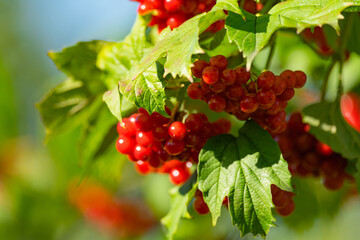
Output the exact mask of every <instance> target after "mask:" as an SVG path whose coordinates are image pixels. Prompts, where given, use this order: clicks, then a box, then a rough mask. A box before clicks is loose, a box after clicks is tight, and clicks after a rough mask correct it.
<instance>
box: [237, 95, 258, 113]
mask: <svg viewBox="0 0 360 240" xmlns="http://www.w3.org/2000/svg"><path fill="white" fill-rule="evenodd" d="M258 107H259V104H258V102H257V100H256V95H255V94H246V95H245V96H244V97H243V98H242V99H241V101H240V108H241V111H243V112H244V113H253V112H255V111H256V110H257V109H258Z"/></svg>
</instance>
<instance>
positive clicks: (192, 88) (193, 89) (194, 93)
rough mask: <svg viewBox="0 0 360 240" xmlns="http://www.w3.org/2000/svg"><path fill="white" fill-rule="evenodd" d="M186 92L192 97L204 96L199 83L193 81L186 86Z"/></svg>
mask: <svg viewBox="0 0 360 240" xmlns="http://www.w3.org/2000/svg"><path fill="white" fill-rule="evenodd" d="M187 94H188V95H189V97H190V98H192V99H202V98H203V97H204V92H203V90H202V89H201V85H200V83H198V82H194V83H192V84H190V85H189V87H188V88H187Z"/></svg>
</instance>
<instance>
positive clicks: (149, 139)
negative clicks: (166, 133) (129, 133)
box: [136, 131, 154, 147]
mask: <svg viewBox="0 0 360 240" xmlns="http://www.w3.org/2000/svg"><path fill="white" fill-rule="evenodd" d="M153 141H154V136H153V133H152V132H142V131H139V132H137V133H136V143H137V144H140V145H142V146H144V147H148V146H150V145H151V144H152V143H153Z"/></svg>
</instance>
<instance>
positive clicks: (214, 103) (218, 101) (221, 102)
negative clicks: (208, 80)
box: [208, 95, 226, 113]
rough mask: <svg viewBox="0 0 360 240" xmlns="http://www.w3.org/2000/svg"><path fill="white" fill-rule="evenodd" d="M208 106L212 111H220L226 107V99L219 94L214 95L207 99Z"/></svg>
mask: <svg viewBox="0 0 360 240" xmlns="http://www.w3.org/2000/svg"><path fill="white" fill-rule="evenodd" d="M208 105H209V108H210V109H211V110H213V111H214V112H217V113H220V112H222V111H224V109H225V107H226V99H225V98H224V97H223V96H221V95H214V96H212V97H211V98H210V100H209V101H208Z"/></svg>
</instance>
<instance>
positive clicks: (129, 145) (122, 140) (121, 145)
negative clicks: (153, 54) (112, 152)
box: [116, 135, 135, 154]
mask: <svg viewBox="0 0 360 240" xmlns="http://www.w3.org/2000/svg"><path fill="white" fill-rule="evenodd" d="M134 146H135V140H134V138H132V137H128V136H125V135H121V136H120V137H119V138H118V140H117V141H116V149H117V150H118V152H120V153H122V154H128V153H131V152H132V151H133V149H134Z"/></svg>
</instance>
